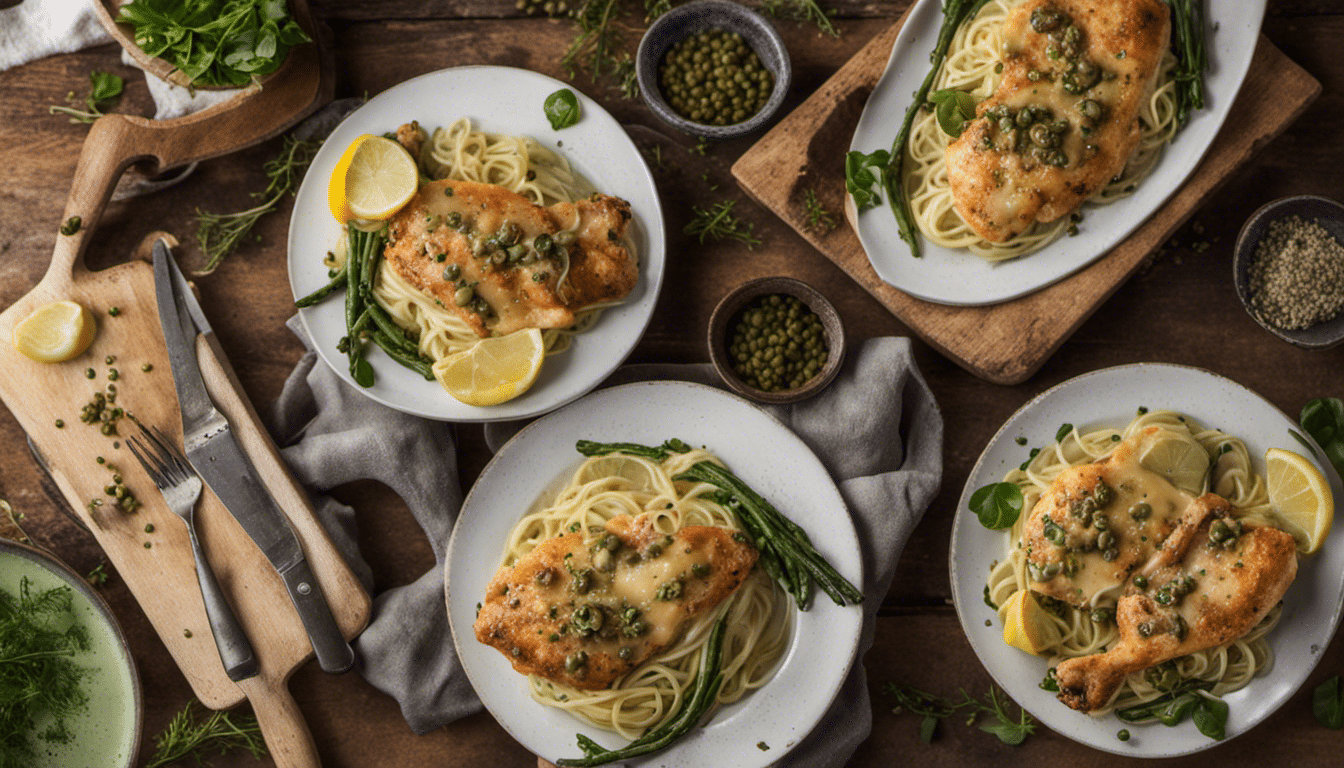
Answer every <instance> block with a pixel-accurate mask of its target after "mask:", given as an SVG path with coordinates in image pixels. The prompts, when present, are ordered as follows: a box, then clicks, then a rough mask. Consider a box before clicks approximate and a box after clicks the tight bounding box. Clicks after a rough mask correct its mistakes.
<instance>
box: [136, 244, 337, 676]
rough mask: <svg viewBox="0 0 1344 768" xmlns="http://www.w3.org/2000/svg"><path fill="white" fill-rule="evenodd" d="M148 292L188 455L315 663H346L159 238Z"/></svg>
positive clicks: (196, 309)
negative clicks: (213, 372) (274, 580)
mask: <svg viewBox="0 0 1344 768" xmlns="http://www.w3.org/2000/svg"><path fill="white" fill-rule="evenodd" d="M154 292H155V299H156V300H157V302H158V308H159V322H160V324H161V325H162V326H163V335H164V339H165V341H167V344H168V360H169V363H170V366H171V368H172V372H173V386H174V387H175V388H176V389H177V399H178V404H179V406H180V410H181V413H182V434H183V449H184V452H185V453H186V455H187V461H188V462H189V463H190V464H191V465H192V466H193V467H194V468H195V469H196V472H197V473H198V474H200V476H201V478H202V479H204V480H205V482H206V485H208V486H210V490H212V491H214V493H215V495H216V496H217V497H219V500H220V501H221V502H222V503H223V504H224V506H225V508H227V509H228V510H229V513H230V514H232V515H233V517H234V519H236V520H237V521H238V523H239V525H241V526H242V528H243V530H244V531H245V532H246V533H247V535H248V536H250V537H251V538H252V541H253V542H255V543H256V545H257V546H258V547H259V548H260V549H261V551H262V553H263V554H264V555H265V556H266V559H267V560H269V561H270V563H271V565H272V566H274V567H275V570H276V571H277V572H278V573H279V574H280V578H281V579H282V580H283V581H284V584H285V589H286V591H287V592H288V593H289V598H290V600H291V602H293V604H294V608H295V610H296V611H297V612H298V614H299V619H300V620H301V621H302V622H303V627H304V630H305V631H306V632H307V633H308V639H309V641H311V643H312V645H313V653H314V654H315V655H316V656H317V661H318V664H319V665H320V666H321V667H322V669H323V670H324V671H327V672H333V673H339V672H345V671H347V670H349V669H350V668H351V667H352V666H354V663H355V654H354V650H353V649H352V648H351V647H350V644H349V643H348V642H346V640H345V637H344V636H343V635H342V634H341V630H340V627H339V626H337V624H336V620H335V618H334V617H333V616H332V613H331V608H330V606H329V605H327V600H326V597H325V596H324V595H323V594H322V587H321V585H320V584H319V583H318V581H317V579H316V578H315V577H314V575H313V572H312V569H311V568H310V567H309V565H308V560H307V559H306V558H305V556H304V554H303V547H302V546H301V545H300V544H299V540H298V537H297V536H295V535H294V530H293V528H291V527H290V524H289V519H288V518H287V517H286V516H285V513H284V511H283V510H282V509H281V508H280V506H279V504H277V503H276V501H275V498H274V497H273V496H271V493H270V491H268V490H267V489H266V486H265V485H264V484H263V483H262V482H261V478H260V475H259V474H258V473H257V470H256V468H255V467H254V466H253V464H252V461H251V459H249V458H248V456H247V454H246V453H244V452H243V449H242V446H240V445H239V444H238V439H237V437H236V436H235V435H234V434H233V430H232V428H231V427H230V425H229V422H228V419H226V418H225V417H224V414H222V413H220V411H219V409H218V408H216V407H215V404H214V401H212V400H211V399H210V394H209V392H208V391H207V390H206V388H205V380H204V379H203V378H202V376H201V369H200V363H199V361H198V360H197V358H196V337H197V335H198V334H200V335H202V336H206V337H208V336H209V335H210V334H212V333H213V330H212V329H211V328H210V324H209V323H208V322H207V321H206V319H205V313H204V312H202V311H201V308H200V305H199V304H197V302H196V297H195V296H194V295H193V294H192V292H191V286H189V285H188V284H187V279H186V277H184V276H183V275H182V272H181V270H179V269H178V267H177V263H176V261H175V260H174V259H173V256H172V253H171V251H170V250H169V248H168V245H167V243H166V242H164V241H163V240H160V241H158V242H156V243H155V244H154Z"/></svg>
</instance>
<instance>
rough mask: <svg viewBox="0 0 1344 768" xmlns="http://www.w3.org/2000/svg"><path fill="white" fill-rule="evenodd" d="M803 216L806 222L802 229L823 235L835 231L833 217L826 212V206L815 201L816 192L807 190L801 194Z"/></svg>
mask: <svg viewBox="0 0 1344 768" xmlns="http://www.w3.org/2000/svg"><path fill="white" fill-rule="evenodd" d="M803 214H804V216H805V217H806V220H805V221H804V222H803V228H804V229H808V230H811V231H812V232H816V233H817V234H820V235H824V234H826V233H827V232H830V231H831V230H832V229H835V217H834V216H832V215H831V212H830V211H828V210H826V206H824V205H822V204H821V201H820V200H818V199H817V191H816V190H815V189H811V188H809V189H808V190H807V191H806V192H804V193H803Z"/></svg>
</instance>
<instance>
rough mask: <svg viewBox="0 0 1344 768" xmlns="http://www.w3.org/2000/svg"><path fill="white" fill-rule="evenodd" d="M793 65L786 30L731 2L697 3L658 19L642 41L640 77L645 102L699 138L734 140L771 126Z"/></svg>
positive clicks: (705, 0) (637, 71) (637, 58)
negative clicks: (780, 33)
mask: <svg viewBox="0 0 1344 768" xmlns="http://www.w3.org/2000/svg"><path fill="white" fill-rule="evenodd" d="M792 76H793V70H792V67H791V66H790V64H789V52H788V50H787V49H785V47H784V41H783V39H781V38H780V36H779V32H777V31H775V28H774V27H773V26H771V25H770V22H768V21H766V20H765V18H764V17H763V16H761V15H760V14H759V13H756V12H755V11H752V10H751V9H749V8H746V7H744V6H741V5H738V4H737V3H732V2H726V1H725V0H695V2H690V3H687V4H685V5H682V6H678V7H677V8H674V9H673V10H671V11H668V12H667V13H665V14H663V15H662V16H660V17H658V19H657V20H656V21H654V22H653V24H651V25H650V26H649V28H648V30H647V31H645V33H644V37H643V38H642V39H641V40H640V41H639V50H638V51H637V52H636V53H635V77H636V79H637V81H638V83H639V90H640V94H641V95H642V96H643V98H644V103H645V104H647V105H648V106H649V109H651V110H653V112H654V114H656V115H658V117H660V118H662V119H663V120H664V121H665V122H667V123H668V124H669V125H671V126H672V127H674V128H676V129H677V130H680V131H682V132H683V133H688V134H691V135H692V136H701V137H704V138H709V139H730V138H734V137H737V136H743V135H746V134H748V133H751V132H752V131H755V130H757V129H759V128H762V127H763V126H765V124H766V123H768V122H769V121H770V119H771V117H773V116H774V115H775V113H777V112H778V111H779V108H780V106H781V105H783V103H784V96H785V95H786V94H787V93H788V91H789V82H790V80H791V79H792Z"/></svg>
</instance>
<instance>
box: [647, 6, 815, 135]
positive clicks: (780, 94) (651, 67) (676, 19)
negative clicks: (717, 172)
mask: <svg viewBox="0 0 1344 768" xmlns="http://www.w3.org/2000/svg"><path fill="white" fill-rule="evenodd" d="M728 18H731V19H736V20H739V21H742V22H743V23H745V24H747V25H748V26H749V27H751V28H752V29H754V30H756V31H757V32H759V33H760V36H759V40H757V39H753V38H751V37H747V36H746V35H744V37H746V39H747V44H748V45H750V46H751V48H752V51H754V52H755V53H756V55H757V57H758V58H760V59H761V63H762V64H764V65H766V66H767V68H769V69H770V72H771V74H772V75H774V78H775V85H774V88H773V89H772V90H771V91H770V98H769V99H767V100H766V102H765V105H764V106H762V107H761V108H760V110H758V111H757V112H756V114H754V115H752V116H751V117H749V118H747V119H746V120H743V121H742V122H740V123H733V124H731V125H707V124H705V123H697V122H694V121H691V120H688V119H686V118H684V117H682V116H681V115H679V114H677V112H676V111H675V110H673V109H672V106H671V105H670V104H668V103H667V100H666V99H664V98H663V94H662V91H661V90H660V89H659V87H658V78H657V64H658V62H659V61H661V60H662V57H663V55H664V54H665V53H666V52H667V49H668V48H671V47H672V45H673V44H674V43H676V42H678V41H680V40H681V39H682V37H684V36H685V34H686V33H689V32H691V31H698V27H699V26H700V25H699V24H695V25H694V26H691V25H690V24H691V23H692V22H694V21H697V20H703V21H707V22H711V23H710V24H709V26H712V22H713V21H714V20H715V19H728ZM683 24H685V25H687V26H686V29H685V30H683V34H681V35H678V36H677V37H676V38H672V37H664V38H663V39H661V40H658V41H655V39H654V38H655V37H656V36H657V35H658V33H660V32H664V31H666V30H668V29H669V28H674V27H676V25H683ZM762 45H764V46H766V47H767V48H768V53H771V54H773V57H774V58H777V60H778V62H779V65H778V67H770V66H769V65H768V63H767V59H768V58H770V57H767V56H762V55H761V48H762ZM635 78H636V80H637V81H638V83H639V93H640V97H641V98H642V99H643V100H644V103H645V104H647V105H648V107H649V109H650V111H652V112H653V113H654V114H655V115H657V116H658V117H659V119H661V120H662V121H663V122H665V123H667V124H668V125H671V126H672V127H674V128H676V129H677V130H680V131H682V132H683V133H688V134H691V135H693V136H700V137H703V138H710V139H728V138H736V137H738V136H744V135H746V134H748V133H752V132H754V131H756V130H758V129H760V128H761V127H763V126H764V125H765V124H766V123H768V122H769V121H770V120H771V119H773V118H774V116H775V114H776V113H778V112H779V108H780V107H781V106H783V104H784V99H785V97H786V96H787V95H788V92H789V87H790V85H791V83H792V80H793V65H792V63H791V61H790V59H789V51H788V48H787V47H786V46H785V45H784V38H783V37H782V36H780V34H779V30H777V29H775V27H774V25H773V24H771V23H770V21H769V20H768V19H767V18H765V16H763V15H762V14H760V13H758V12H757V11H755V10H753V9H751V8H748V7H746V6H744V5H739V4H737V3H734V2H729V0H692V2H689V3H686V4H685V5H679V6H677V7H676V8H673V9H672V10H670V11H668V12H667V13H664V14H663V15H662V16H659V17H658V18H657V19H655V20H654V22H653V23H652V24H650V25H649V27H648V29H646V30H644V34H643V35H642V36H641V37H640V40H639V47H638V49H637V50H636V51H635Z"/></svg>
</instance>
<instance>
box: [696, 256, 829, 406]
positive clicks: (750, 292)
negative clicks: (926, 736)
mask: <svg viewBox="0 0 1344 768" xmlns="http://www.w3.org/2000/svg"><path fill="white" fill-rule="evenodd" d="M771 294H787V295H789V296H793V297H795V298H797V299H798V300H799V301H801V302H803V304H805V305H806V306H807V308H808V309H810V310H812V312H813V313H815V314H816V316H817V318H818V319H820V320H821V329H822V333H823V334H825V337H826V364H825V365H823V366H822V367H821V371H819V372H818V373H817V375H816V376H813V377H812V378H811V379H809V380H808V381H807V382H805V383H804V384H803V385H802V386H800V387H796V388H794V389H786V390H782V391H778V392H767V391H765V390H763V389H757V388H755V387H752V386H748V385H747V384H746V382H744V381H742V379H741V378H739V377H738V375H737V374H736V373H735V372H734V371H733V367H732V365H731V364H730V363H729V360H728V335H729V333H730V332H731V331H732V329H733V327H734V325H735V323H736V322H737V318H738V316H739V315H740V313H741V310H742V308H743V307H745V306H746V305H747V304H749V303H751V301H752V300H753V299H756V298H759V297H761V296H769V295H771ZM709 357H710V360H712V361H713V362H714V368H715V369H716V370H717V371H718V372H719V376H720V377H722V378H723V381H724V383H725V384H727V385H728V387H729V388H730V389H732V390H733V391H734V392H736V393H738V394H739V395H742V396H743V397H747V398H750V399H752V400H755V401H757V402H761V403H770V404H772V405H779V404H783V403H796V402H798V401H800V400H806V399H807V398H809V397H812V396H813V395H815V394H817V393H818V392H820V391H821V390H823V389H825V388H826V386H827V385H828V384H830V383H831V380H832V379H834V378H835V375H836V374H837V373H839V372H840V363H841V362H843V361H844V359H845V327H844V325H843V324H842V323H841V322H840V315H839V314H838V313H837V312H836V311H835V307H834V306H832V305H831V302H829V301H827V300H826V297H825V296H822V295H821V294H820V293H818V292H817V291H816V290H814V289H813V288H812V287H811V286H809V285H808V284H807V283H804V282H801V281H799V280H794V279H793V278H791V277H762V278H759V279H756V280H752V281H750V282H748V283H745V284H743V285H740V286H738V287H737V288H735V289H733V290H732V291H730V292H729V293H728V295H727V296H724V297H723V299H722V300H720V301H719V304H718V306H716V307H715V308H714V314H712V315H711V316H710V318H709Z"/></svg>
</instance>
